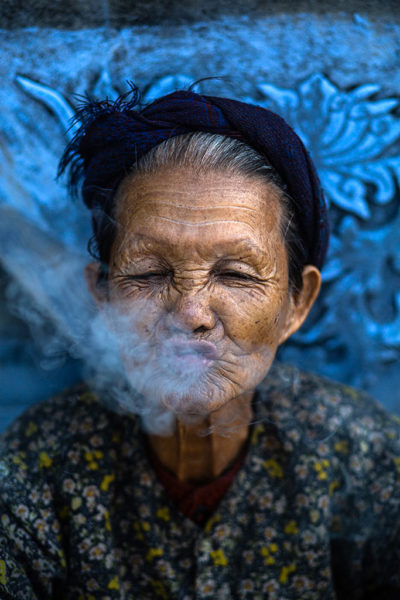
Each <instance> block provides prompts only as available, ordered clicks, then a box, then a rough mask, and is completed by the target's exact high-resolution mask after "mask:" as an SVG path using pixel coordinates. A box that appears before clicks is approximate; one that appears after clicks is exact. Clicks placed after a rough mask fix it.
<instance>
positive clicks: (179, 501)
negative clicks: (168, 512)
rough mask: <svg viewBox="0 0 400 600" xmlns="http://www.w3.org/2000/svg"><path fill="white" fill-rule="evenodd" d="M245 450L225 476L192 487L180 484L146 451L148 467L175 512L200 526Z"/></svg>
mask: <svg viewBox="0 0 400 600" xmlns="http://www.w3.org/2000/svg"><path fill="white" fill-rule="evenodd" d="M246 452H247V448H245V449H244V450H243V452H241V453H240V455H239V457H238V458H237V459H236V461H235V462H234V463H233V465H232V466H231V467H229V469H228V470H227V471H225V473H223V474H222V475H220V476H219V477H217V478H216V479H214V480H213V481H211V482H210V483H206V484H204V485H193V484H189V483H184V482H182V481H180V480H179V479H178V478H177V477H175V475H173V474H172V473H171V471H169V470H168V469H167V468H166V467H164V466H163V465H162V463H161V462H160V460H159V459H158V458H157V456H155V454H154V452H151V450H150V448H148V455H149V460H150V463H151V465H152V467H153V469H154V471H155V472H156V475H157V477H158V479H159V480H160V482H161V483H162V484H163V486H164V487H165V489H166V490H167V492H168V494H169V495H170V497H171V499H172V501H173V502H174V504H175V505H176V507H177V508H178V510H179V511H180V512H181V513H182V514H184V515H185V517H188V518H189V519H191V520H192V521H194V522H195V523H197V524H198V525H204V523H205V522H206V521H207V520H208V519H209V517H210V516H211V514H212V513H213V511H214V510H215V509H216V507H217V505H218V504H219V502H220V501H221V500H222V497H223V496H224V495H225V493H226V492H227V490H228V488H229V486H230V485H231V484H232V482H233V480H234V479H235V476H236V475H237V473H238V471H239V470H240V468H241V466H242V465H243V462H244V459H245V457H246Z"/></svg>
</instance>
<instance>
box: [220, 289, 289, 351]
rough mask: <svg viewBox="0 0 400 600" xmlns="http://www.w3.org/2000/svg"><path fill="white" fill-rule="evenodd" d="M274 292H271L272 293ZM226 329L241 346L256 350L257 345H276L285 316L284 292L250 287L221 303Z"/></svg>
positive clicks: (228, 334)
mask: <svg viewBox="0 0 400 600" xmlns="http://www.w3.org/2000/svg"><path fill="white" fill-rule="evenodd" d="M272 292H273V293H272ZM223 300H224V298H223V296H222V297H221V314H222V315H224V316H225V323H224V325H225V332H226V334H227V336H228V337H231V338H232V339H234V340H235V341H236V342H238V343H240V345H241V346H246V347H247V348H248V349H249V350H256V349H257V348H259V347H260V345H267V346H271V345H275V344H276V341H277V338H278V337H279V332H280V329H281V324H282V321H284V317H285V294H284V293H281V292H280V291H278V290H271V289H266V290H264V291H261V292H260V291H258V290H257V291H254V290H249V292H248V293H247V294H246V295H244V294H243V293H242V294H240V295H239V294H238V295H237V297H235V298H232V297H231V298H230V301H229V302H227V301H226V298H225V302H223Z"/></svg>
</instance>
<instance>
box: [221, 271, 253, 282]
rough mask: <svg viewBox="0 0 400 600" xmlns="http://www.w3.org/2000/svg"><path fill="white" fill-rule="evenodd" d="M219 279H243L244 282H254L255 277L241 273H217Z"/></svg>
mask: <svg viewBox="0 0 400 600" xmlns="http://www.w3.org/2000/svg"><path fill="white" fill-rule="evenodd" d="M216 275H217V277H219V278H221V277H222V278H223V279H225V278H226V279H241V280H243V281H253V279H254V278H253V277H252V276H251V275H248V274H247V273H242V272H241V271H222V272H220V273H216Z"/></svg>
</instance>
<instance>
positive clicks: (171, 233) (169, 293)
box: [87, 169, 320, 458]
mask: <svg viewBox="0 0 400 600" xmlns="http://www.w3.org/2000/svg"><path fill="white" fill-rule="evenodd" d="M116 206H117V210H116V214H115V218H116V222H117V233H116V238H115V242H114V244H113V248H112V253H111V259H110V265H109V267H110V270H109V281H108V288H107V291H106V292H105V291H104V290H102V289H101V288H99V286H97V285H96V279H97V275H98V266H97V265H96V264H91V265H89V266H88V268H87V280H88V283H89V288H90V289H91V291H92V293H93V295H94V297H95V299H96V301H97V304H98V306H100V308H101V310H102V311H103V312H104V314H105V317H106V320H107V322H108V325H109V327H110V328H112V329H113V331H114V332H115V333H116V335H117V339H118V340H119V343H120V350H121V356H122V359H123V362H124V365H125V369H126V371H127V374H128V377H130V379H131V381H132V383H133V385H134V386H135V388H136V389H138V390H139V391H140V392H141V393H142V394H143V395H144V396H145V397H146V398H148V399H149V401H151V402H152V403H156V404H158V405H159V406H162V407H165V408H167V409H168V410H170V411H172V412H173V413H174V414H175V415H176V416H177V418H178V419H179V421H180V422H182V423H183V424H187V425H188V426H189V425H190V423H192V422H194V421H195V422H196V423H198V422H201V421H204V422H209V421H210V417H212V418H211V421H212V420H213V419H214V420H215V419H216V420H217V421H218V422H220V423H224V419H225V420H226V422H227V423H228V422H230V421H231V420H232V409H233V407H235V406H236V407H237V406H239V405H241V406H242V405H243V404H246V405H248V406H249V405H250V401H251V398H252V396H253V391H254V388H255V386H256V385H257V384H258V383H259V382H260V381H261V380H262V379H263V378H264V377H265V375H266V374H267V372H268V370H269V368H270V366H271V364H272V361H273V359H274V357H275V353H276V350H277V348H278V346H279V345H280V344H281V343H282V342H283V341H285V340H286V339H287V338H288V337H289V336H290V335H291V334H292V333H293V332H294V331H296V330H297V329H298V327H300V325H301V323H302V322H303V321H304V319H305V318H306V316H307V314H308V312H309V310H310V308H311V306H312V304H313V302H314V300H315V298H316V296H317V294H318V291H319V286H320V275H319V272H318V270H317V269H316V268H315V267H313V266H307V267H305V269H304V272H303V283H304V287H303V290H302V292H301V293H300V294H299V296H298V297H297V298H296V300H295V299H294V298H293V296H292V294H291V291H290V289H289V282H288V260H287V253H286V247H285V242H284V240H283V238H282V233H281V227H280V223H281V208H280V202H279V191H278V190H277V189H276V188H275V186H273V185H272V184H266V183H265V182H264V181H262V180H258V179H256V178H251V179H250V178H245V177H242V176H238V175H234V176H232V175H230V174H227V173H224V172H208V173H207V174H196V173H194V172H193V171H191V170H188V169H179V170H178V169H175V170H166V171H163V172H157V173H155V174H153V175H146V176H144V175H133V176H130V177H127V178H126V179H125V180H124V181H123V182H122V184H121V185H120V187H119V189H118V191H117V196H116ZM191 340H197V341H206V342H209V343H210V346H207V348H209V347H211V348H212V349H213V352H214V354H213V353H212V352H211V354H212V356H211V358H210V356H208V355H207V356H206V357H205V358H204V356H203V355H202V354H201V353H200V355H199V354H197V352H193V353H192V354H191V355H190V356H189V357H188V356H187V355H185V356H182V355H181V353H180V351H179V344H181V343H185V342H186V341H191ZM175 343H176V344H177V347H178V350H176V346H175ZM245 412H246V411H245ZM246 415H247V416H246V419H245V420H247V422H246V435H244V434H243V432H242V433H241V436H240V437H241V440H242V442H243V437H246V436H247V425H248V421H249V419H250V416H251V415H250V412H249V411H247V412H246ZM233 454H235V452H233ZM231 458H232V457H231Z"/></svg>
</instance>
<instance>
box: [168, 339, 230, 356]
mask: <svg viewBox="0 0 400 600" xmlns="http://www.w3.org/2000/svg"><path fill="white" fill-rule="evenodd" d="M168 347H169V349H170V350H171V351H172V353H173V354H175V355H176V356H187V355H192V356H198V357H203V358H206V359H208V360H216V359H217V358H218V351H217V348H216V346H215V345H214V344H212V343H211V342H203V341H173V340H172V341H170V342H169V343H168Z"/></svg>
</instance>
